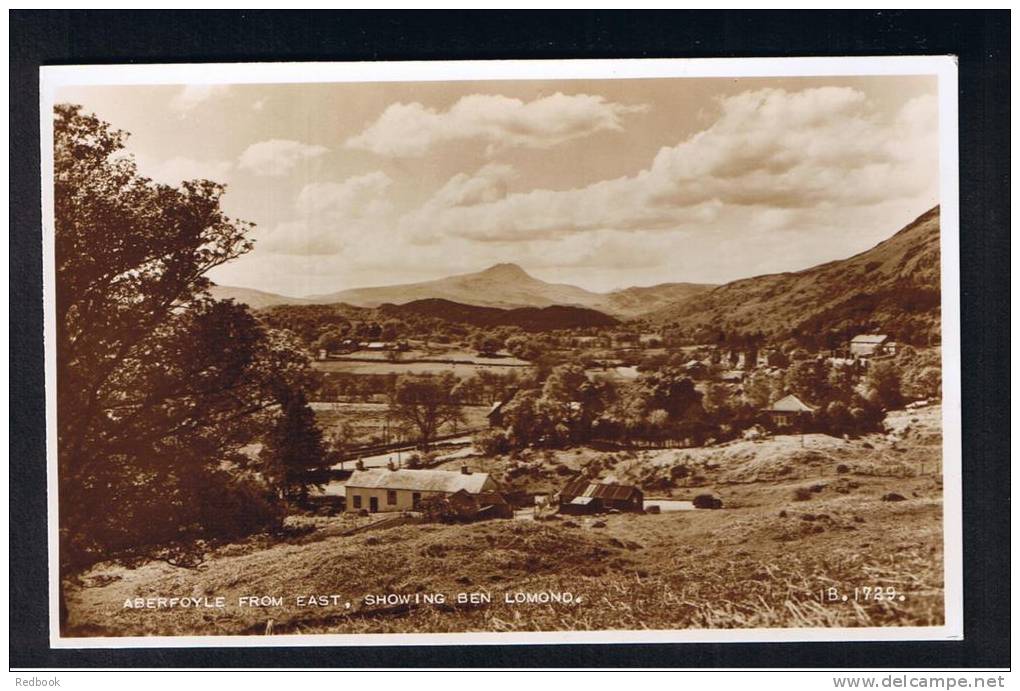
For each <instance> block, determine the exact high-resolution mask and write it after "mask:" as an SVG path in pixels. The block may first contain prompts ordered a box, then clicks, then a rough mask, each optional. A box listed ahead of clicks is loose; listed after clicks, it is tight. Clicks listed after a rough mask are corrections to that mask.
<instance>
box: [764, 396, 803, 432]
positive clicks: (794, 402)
mask: <svg viewBox="0 0 1020 691" xmlns="http://www.w3.org/2000/svg"><path fill="white" fill-rule="evenodd" d="M763 412H764V413H765V414H766V415H768V417H769V419H770V420H771V421H772V425H773V426H774V427H775V428H776V429H789V428H793V427H799V426H800V425H801V424H803V423H804V422H805V421H807V420H809V419H810V417H811V414H812V413H814V412H815V409H814V408H812V407H811V406H809V405H808V404H807V403H805V402H804V401H802V400H800V399H799V398H797V397H796V396H794V395H793V394H789V395H787V396H783V397H782V398H780V399H779V400H778V401H776V402H775V403H773V404H772V405H771V406H769V407H768V408H765V409H764V410H763Z"/></svg>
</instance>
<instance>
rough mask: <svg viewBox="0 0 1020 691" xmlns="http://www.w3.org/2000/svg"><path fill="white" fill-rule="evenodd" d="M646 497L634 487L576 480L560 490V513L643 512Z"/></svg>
mask: <svg viewBox="0 0 1020 691" xmlns="http://www.w3.org/2000/svg"><path fill="white" fill-rule="evenodd" d="M644 503H645V496H644V494H643V493H642V492H641V490H640V489H638V488H637V487H634V486H633V485H618V484H615V483H611V482H597V481H595V480H574V481H573V482H570V483H567V485H566V486H565V487H564V488H563V489H562V490H560V493H559V506H560V513H567V514H589V513H602V512H604V511H609V510H610V509H615V510H617V511H643V510H644Z"/></svg>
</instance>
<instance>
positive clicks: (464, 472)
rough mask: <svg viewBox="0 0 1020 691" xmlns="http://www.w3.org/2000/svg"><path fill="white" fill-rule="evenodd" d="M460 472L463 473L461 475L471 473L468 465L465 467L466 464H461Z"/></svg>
mask: <svg viewBox="0 0 1020 691" xmlns="http://www.w3.org/2000/svg"><path fill="white" fill-rule="evenodd" d="M460 472H461V474H463V475H470V474H471V469H470V468H468V467H467V466H466V465H462V466H461V467H460Z"/></svg>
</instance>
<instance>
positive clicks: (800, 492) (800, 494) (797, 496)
mask: <svg viewBox="0 0 1020 691" xmlns="http://www.w3.org/2000/svg"><path fill="white" fill-rule="evenodd" d="M811 495H812V492H811V488H810V487H798V488H797V489H795V490H793V499H794V501H807V500H808V499H810V498H811Z"/></svg>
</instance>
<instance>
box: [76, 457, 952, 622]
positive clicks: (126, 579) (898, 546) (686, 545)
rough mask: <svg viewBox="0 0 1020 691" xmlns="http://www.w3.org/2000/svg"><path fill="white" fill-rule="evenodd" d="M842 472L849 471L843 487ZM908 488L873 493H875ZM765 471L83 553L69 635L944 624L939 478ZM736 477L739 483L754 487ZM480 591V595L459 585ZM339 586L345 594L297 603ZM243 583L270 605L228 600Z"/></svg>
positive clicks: (242, 588) (243, 589) (243, 592)
mask: <svg viewBox="0 0 1020 691" xmlns="http://www.w3.org/2000/svg"><path fill="white" fill-rule="evenodd" d="M840 483H849V484H856V485H857V487H856V488H853V489H852V490H851V491H846V492H844V491H843V490H842V489H840V487H845V485H841V484H840ZM891 483H894V486H895V488H896V491H898V492H899V493H901V494H902V495H903V496H904V497H906V499H905V500H903V501H898V502H888V501H883V500H882V499H881V497H882V496H883V495H884V494H886V493H888V492H889V491H890V487H891V486H893V485H892V484H891ZM801 484H802V483H797V482H794V483H791V484H789V485H787V486H779V485H775V484H770V485H763V486H761V487H760V489H761V490H762V491H763V492H764V493H765V494H763V497H767V499H768V500H767V501H761V502H756V501H747V502H746V503H745V506H744V507H743V508H734V509H732V510H730V509H724V510H721V511H694V512H681V513H674V514H663V515H658V516H656V515H614V516H609V517H605V518H583V519H580V518H573V519H570V518H564V519H561V520H556V521H550V522H542V523H535V522H530V521H520V520H518V521H493V522H487V523H479V524H474V525H467V526H438V525H422V526H415V525H411V526H403V527H400V528H395V529H391V530H386V531H378V532H369V533H364V534H360V535H355V536H350V537H338V536H335V533H334V536H332V537H330V536H329V531H328V530H324V531H321V532H320V533H316V534H313V535H311V536H309V537H307V538H304V539H303V540H302V543H301V544H278V545H275V546H272V547H269V548H262V549H258V550H257V551H252V552H250V553H246V554H237V552H238V551H243V550H237V549H235V550H233V551H228V552H225V553H222V554H219V555H217V556H215V557H214V558H213V559H211V560H210V562H209V563H208V564H207V565H206V566H205V567H204V568H203V569H201V570H199V571H187V570H179V569H173V568H172V567H167V566H166V565H156V564H151V565H148V566H145V567H143V568H140V569H137V570H134V571H127V570H120V569H106V570H102V569H97V570H95V571H94V572H93V573H92V574H89V579H91V582H92V583H93V584H94V585H92V587H85V588H81V589H78V590H76V591H74V592H71V593H70V595H69V611H70V620H69V627H68V631H67V633H68V634H69V635H79V636H94V635H108V636H124V635H134V636H144V635H216V634H262V633H264V632H265V631H266V630H267V623H268V622H269V620H272V622H273V623H272V630H273V632H274V633H276V634H297V633H302V634H310V633H355V632H376V633H381V632H450V631H539V630H545V631H553V630H595V629H624V630H626V629H682V628H695V627H696V628H745V627H834V626H927V625H937V624H941V623H942V616H943V615H942V612H943V580H942V572H943V571H942V536H941V528H940V526H941V522H942V521H941V518H942V517H941V510H942V504H941V489H940V487H938V486H937V484H936V483H935V482H934V481H933V480H932V479H931V478H924V477H921V478H911V479H888V480H887V479H880V478H856V479H854V478H851V479H847V477H846V476H845V475H842V476H840V477H839V478H835V477H834V478H831V479H830V480H828V481H822V482H820V483H816V484H821V485H823V486H822V487H821V488H820V489H817V490H816V491H814V492H810V493H809V497H808V498H807V499H801V500H798V499H796V498H795V496H796V495H797V492H796V490H797V489H798V488H799V487H800V486H801ZM741 490H742V491H744V492H751V491H753V490H754V487H753V486H748V485H743V486H741ZM879 585H881V586H895V587H896V588H897V590H898V591H899V592H902V593H903V594H904V595H905V596H906V600H905V601H903V602H899V601H894V602H875V601H868V602H854V601H853V600H852V599H851V600H850V601H849V602H847V603H842V602H839V603H835V604H823V603H822V602H821V600H820V592H821V590H822V589H823V588H827V587H838V588H840V589H841V591H846V592H852V590H853V588H854V587H861V586H879ZM546 590H548V591H554V592H570V593H572V594H573V595H574V596H575V597H579V598H580V603H578V604H562V603H556V604H518V605H510V604H507V603H505V602H503V598H504V594H505V593H508V592H509V593H514V592H519V591H520V592H539V591H546ZM478 591H484V592H488V593H491V595H492V602H491V603H490V604H488V605H481V606H470V605H465V606H457V605H455V604H451V602H452V600H453V596H454V595H455V594H456V593H460V592H478ZM332 593H337V594H342V595H343V598H344V599H345V600H347V601H349V602H351V604H352V606H351V608H350V609H346V608H344V607H342V606H339V607H307V606H306V607H298V606H296V605H295V604H294V603H293V600H294V597H295V596H298V595H316V594H332ZM389 593H403V594H413V593H444V594H445V595H446V596H447V602H446V604H442V605H436V604H418V605H415V604H409V605H397V606H385V605H368V604H366V603H365V602H364V597H365V596H366V595H370V594H377V595H385V594H389ZM155 595H164V596H195V597H202V596H216V595H223V596H226V599H227V603H228V606H227V607H226V608H224V609H222V610H179V609H177V610H133V609H125V608H124V607H123V603H124V600H125V599H126V598H131V597H146V596H155ZM242 595H279V596H283V597H285V598H286V604H285V606H283V607H276V608H269V609H259V608H239V607H237V606H236V601H237V598H238V597H239V596H242Z"/></svg>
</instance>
